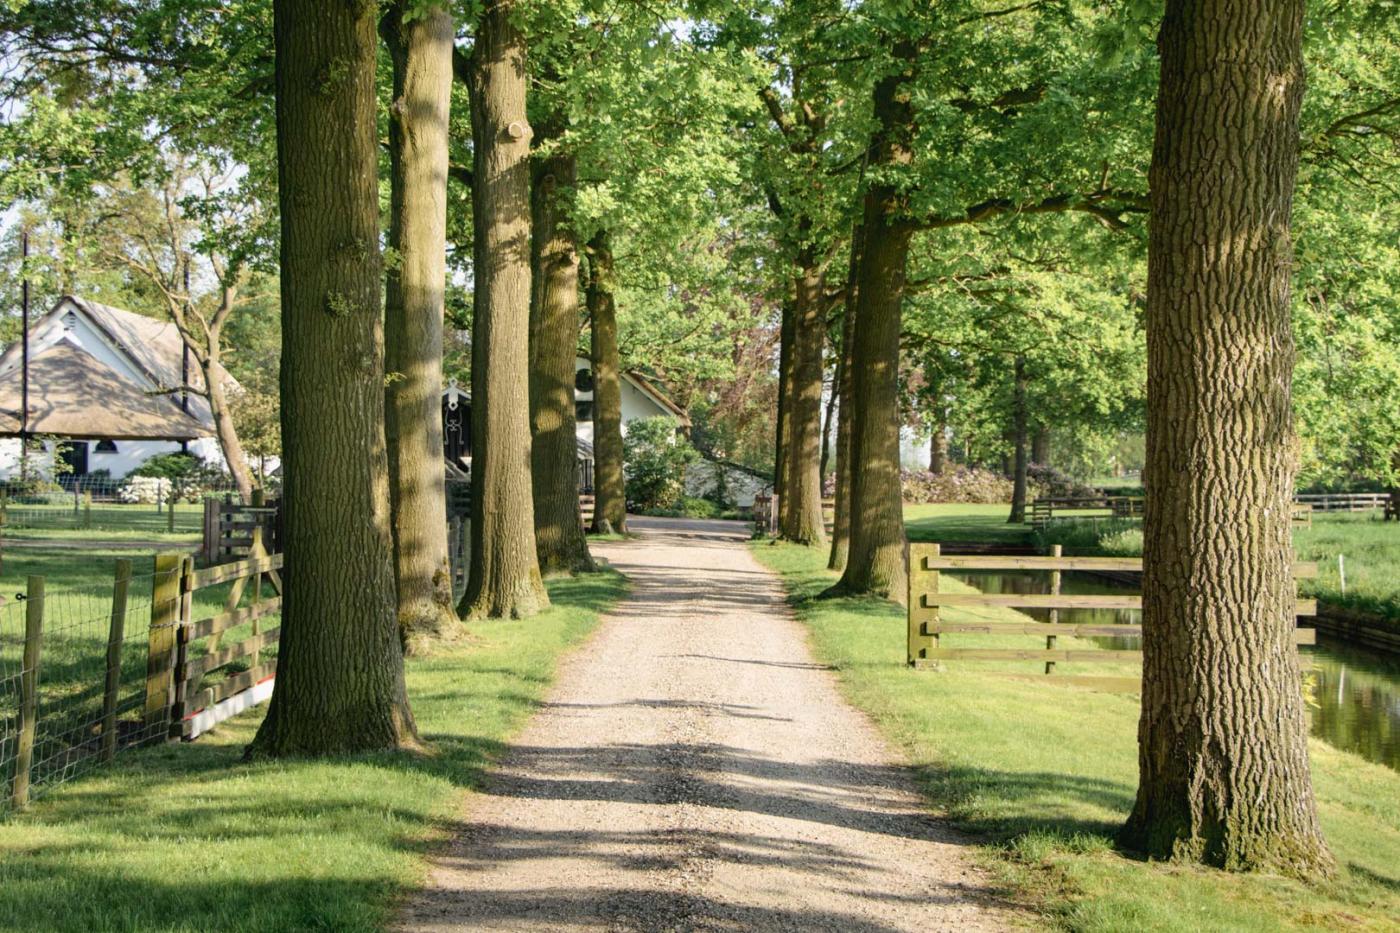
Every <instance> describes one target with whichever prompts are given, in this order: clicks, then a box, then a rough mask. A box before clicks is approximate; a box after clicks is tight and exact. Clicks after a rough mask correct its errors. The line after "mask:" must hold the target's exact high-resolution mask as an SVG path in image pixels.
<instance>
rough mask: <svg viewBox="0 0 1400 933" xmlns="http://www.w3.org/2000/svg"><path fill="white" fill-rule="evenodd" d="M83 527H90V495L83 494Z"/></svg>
mask: <svg viewBox="0 0 1400 933" xmlns="http://www.w3.org/2000/svg"><path fill="white" fill-rule="evenodd" d="M83 527H84V528H91V527H92V493H91V492H85V493H83Z"/></svg>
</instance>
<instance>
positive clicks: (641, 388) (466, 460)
mask: <svg viewBox="0 0 1400 933" xmlns="http://www.w3.org/2000/svg"><path fill="white" fill-rule="evenodd" d="M574 369H575V373H574V418H575V421H576V428H575V430H576V432H577V434H578V441H579V445H578V447H579V482H580V485H581V486H582V488H583V489H584V490H585V491H587V490H591V489H592V488H593V370H592V364H591V363H590V362H589V360H588V358H587V357H583V356H580V357H578V358H577V359H576V360H575V364H574ZM663 415H665V416H669V417H672V418H675V419H676V421H677V422H679V423H680V425H681V427H683V428H689V427H690V418H689V417H688V416H687V415H686V413H685V409H683V408H681V407H680V406H679V405H677V404H676V403H675V402H674V401H672V400H671V398H670V397H669V396H667V395H666V393H665V392H663V391H662V390H661V388H660V387H659V386H657V385H656V383H654V382H652V381H651V380H650V379H648V378H647V377H646V376H644V375H642V374H641V373H639V372H636V371H631V372H624V373H623V374H622V433H623V434H624V435H626V433H627V425H628V424H630V423H631V422H633V421H639V420H641V419H644V418H655V417H658V416H663ZM471 435H472V430H471V398H470V396H469V395H468V394H467V393H466V392H465V391H464V390H462V389H461V388H460V387H458V386H457V385H456V384H455V383H453V384H451V385H449V386H448V387H447V389H446V390H444V391H443V393H442V448H443V455H444V456H445V457H446V458H447V461H448V463H451V464H455V465H457V466H458V467H460V468H462V469H468V468H469V467H470V466H471Z"/></svg>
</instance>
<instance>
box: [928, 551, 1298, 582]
mask: <svg viewBox="0 0 1400 933" xmlns="http://www.w3.org/2000/svg"><path fill="white" fill-rule="evenodd" d="M909 547H910V557H911V558H912V559H913V560H915V561H919V560H922V561H923V567H924V569H925V570H1043V571H1047V572H1049V571H1056V570H1061V571H1068V570H1081V571H1082V570H1088V571H1115V572H1120V573H1121V572H1128V573H1134V572H1137V573H1141V572H1142V558H1141V557H1040V556H1036V555H1029V554H1006V555H998V554H956V555H951V556H946V557H932V556H929V553H928V551H927V548H928V547H929V545H926V544H911V545H910V546H909ZM1293 576H1295V577H1316V576H1317V562H1316V561H1310V560H1304V561H1298V562H1297V563H1295V564H1294V565H1293Z"/></svg>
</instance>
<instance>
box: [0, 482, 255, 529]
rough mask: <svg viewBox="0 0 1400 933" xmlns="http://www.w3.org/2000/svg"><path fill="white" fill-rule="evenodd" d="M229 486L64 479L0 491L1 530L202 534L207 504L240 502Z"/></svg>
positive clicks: (14, 485)
mask: <svg viewBox="0 0 1400 933" xmlns="http://www.w3.org/2000/svg"><path fill="white" fill-rule="evenodd" d="M236 496H237V490H236V489H235V488H234V487H233V485H232V482H231V481H227V480H223V479H216V480H212V481H203V480H202V481H199V482H194V481H186V480H179V479H175V480H172V479H169V478H165V477H148V476H138V477H128V478H126V479H120V480H113V479H108V478H106V477H89V476H82V477H64V478H63V479H62V480H61V481H60V482H48V483H34V482H30V483H20V482H8V483H5V484H3V485H0V524H3V525H4V527H6V528H12V529H50V530H55V529H57V530H69V529H71V530H95V531H128V532H133V533H137V534H140V535H143V536H144V535H168V534H189V533H191V532H198V531H200V530H201V527H202V523H203V514H204V513H203V508H204V500H205V499H210V498H214V499H230V498H236Z"/></svg>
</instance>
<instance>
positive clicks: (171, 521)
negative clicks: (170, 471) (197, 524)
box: [165, 483, 179, 535]
mask: <svg viewBox="0 0 1400 933" xmlns="http://www.w3.org/2000/svg"><path fill="white" fill-rule="evenodd" d="M178 498H179V496H177V495H175V485H174V483H172V484H171V486H170V497H169V499H168V502H169V506H168V508H167V509H166V512H165V530H166V532H167V533H169V534H172V535H173V534H174V533H175V500H176V499H178Z"/></svg>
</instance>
